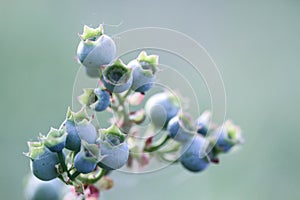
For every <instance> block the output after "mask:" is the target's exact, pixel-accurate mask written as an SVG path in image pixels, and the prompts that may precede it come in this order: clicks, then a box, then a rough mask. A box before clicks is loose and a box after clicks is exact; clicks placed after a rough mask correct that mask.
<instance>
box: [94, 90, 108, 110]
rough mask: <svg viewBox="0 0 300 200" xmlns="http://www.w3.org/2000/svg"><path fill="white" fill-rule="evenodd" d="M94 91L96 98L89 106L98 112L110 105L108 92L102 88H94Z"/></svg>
mask: <svg viewBox="0 0 300 200" xmlns="http://www.w3.org/2000/svg"><path fill="white" fill-rule="evenodd" d="M94 93H95V95H96V99H97V100H96V102H95V103H94V104H92V105H91V106H90V107H91V108H93V109H94V110H95V111H98V112H101V111H103V110H106V108H107V107H108V106H109V105H110V94H109V93H108V92H107V91H106V90H102V89H100V88H96V89H95V90H94Z"/></svg>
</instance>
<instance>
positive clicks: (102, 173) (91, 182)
mask: <svg viewBox="0 0 300 200" xmlns="http://www.w3.org/2000/svg"><path fill="white" fill-rule="evenodd" d="M105 173H106V170H105V169H101V172H100V174H99V175H98V176H96V177H95V178H94V179H91V180H89V181H88V183H89V184H94V183H96V182H97V181H99V180H100V179H101V178H102V177H103V176H104V175H105Z"/></svg>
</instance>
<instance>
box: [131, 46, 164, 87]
mask: <svg viewBox="0 0 300 200" xmlns="http://www.w3.org/2000/svg"><path fill="white" fill-rule="evenodd" d="M157 64H158V56H156V55H149V56H147V54H146V52H145V51H142V52H141V53H140V55H139V56H138V57H137V59H135V60H133V61H131V62H129V63H128V65H127V66H128V67H129V68H131V69H133V82H132V86H131V89H133V90H134V91H136V92H146V91H148V90H149V89H151V88H152V86H153V84H154V82H155V78H156V77H155V72H156V70H157V69H156V67H157Z"/></svg>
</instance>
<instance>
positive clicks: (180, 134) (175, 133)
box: [167, 114, 194, 142]
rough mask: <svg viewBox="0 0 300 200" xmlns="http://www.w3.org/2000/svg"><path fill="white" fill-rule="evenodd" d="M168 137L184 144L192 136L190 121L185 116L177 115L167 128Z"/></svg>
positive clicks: (192, 129)
mask: <svg viewBox="0 0 300 200" xmlns="http://www.w3.org/2000/svg"><path fill="white" fill-rule="evenodd" d="M167 130H168V135H169V136H170V137H171V138H173V139H174V140H176V141H179V142H185V141H188V140H190V139H191V138H192V137H193V136H194V128H193V127H192V126H191V119H190V117H189V116H188V115H186V114H178V115H176V116H175V117H173V118H172V119H171V120H170V121H169V123H168V126H167Z"/></svg>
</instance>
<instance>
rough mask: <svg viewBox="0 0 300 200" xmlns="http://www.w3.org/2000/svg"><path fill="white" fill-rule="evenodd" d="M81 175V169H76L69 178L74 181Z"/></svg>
mask: <svg viewBox="0 0 300 200" xmlns="http://www.w3.org/2000/svg"><path fill="white" fill-rule="evenodd" d="M79 175H80V172H79V171H75V172H74V173H73V174H72V175H70V176H69V178H70V179H71V180H72V181H74V179H75V178H76V177H77V176H79Z"/></svg>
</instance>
